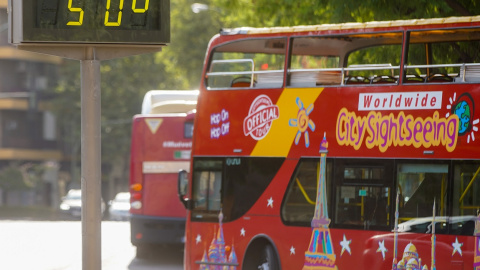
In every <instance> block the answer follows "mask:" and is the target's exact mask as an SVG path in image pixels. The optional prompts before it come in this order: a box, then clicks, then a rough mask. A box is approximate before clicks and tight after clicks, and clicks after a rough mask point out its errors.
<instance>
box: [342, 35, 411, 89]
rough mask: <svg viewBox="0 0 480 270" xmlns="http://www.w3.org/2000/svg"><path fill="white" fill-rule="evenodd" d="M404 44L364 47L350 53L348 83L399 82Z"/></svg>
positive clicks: (346, 81)
mask: <svg viewBox="0 0 480 270" xmlns="http://www.w3.org/2000/svg"><path fill="white" fill-rule="evenodd" d="M401 55H402V45H401V44H395V45H381V46H373V47H368V48H363V49H360V50H357V51H354V52H352V53H350V54H349V55H348V59H347V67H348V69H347V75H348V76H346V79H345V83H346V84H358V83H362V84H363V83H369V84H379V83H398V78H399V74H400V69H399V66H400V59H401Z"/></svg>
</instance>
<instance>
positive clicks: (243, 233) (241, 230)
mask: <svg viewBox="0 0 480 270" xmlns="http://www.w3.org/2000/svg"><path fill="white" fill-rule="evenodd" d="M240 235H241V236H245V228H242V229H240Z"/></svg>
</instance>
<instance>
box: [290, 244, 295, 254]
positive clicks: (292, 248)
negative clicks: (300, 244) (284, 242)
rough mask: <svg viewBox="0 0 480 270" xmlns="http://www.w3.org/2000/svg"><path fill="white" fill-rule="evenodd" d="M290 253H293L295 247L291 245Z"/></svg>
mask: <svg viewBox="0 0 480 270" xmlns="http://www.w3.org/2000/svg"><path fill="white" fill-rule="evenodd" d="M292 254H293V255H295V248H294V247H293V246H292V247H291V248H290V255H292Z"/></svg>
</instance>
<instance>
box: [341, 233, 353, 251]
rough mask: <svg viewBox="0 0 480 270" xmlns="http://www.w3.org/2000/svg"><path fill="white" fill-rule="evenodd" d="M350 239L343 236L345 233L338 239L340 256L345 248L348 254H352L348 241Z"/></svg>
mask: <svg viewBox="0 0 480 270" xmlns="http://www.w3.org/2000/svg"><path fill="white" fill-rule="evenodd" d="M351 242H352V240H347V238H346V237H345V234H344V235H343V240H342V241H340V246H342V252H341V253H340V256H342V255H343V252H344V251H345V250H346V251H347V252H348V254H350V255H352V251H351V250H350V243H351Z"/></svg>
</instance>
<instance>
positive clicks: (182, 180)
mask: <svg viewBox="0 0 480 270" xmlns="http://www.w3.org/2000/svg"><path fill="white" fill-rule="evenodd" d="M187 188H188V172H187V171H186V170H181V171H179V172H178V197H179V198H180V201H181V202H182V203H183V205H184V206H185V208H187V209H188V206H189V205H190V204H189V203H188V202H189V200H188V198H186V197H185V196H186V195H187Z"/></svg>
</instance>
